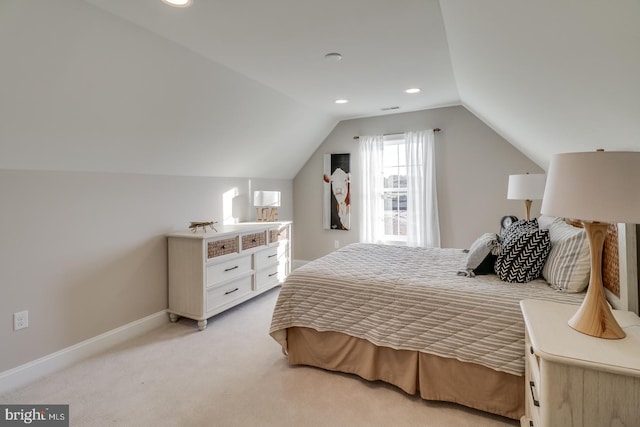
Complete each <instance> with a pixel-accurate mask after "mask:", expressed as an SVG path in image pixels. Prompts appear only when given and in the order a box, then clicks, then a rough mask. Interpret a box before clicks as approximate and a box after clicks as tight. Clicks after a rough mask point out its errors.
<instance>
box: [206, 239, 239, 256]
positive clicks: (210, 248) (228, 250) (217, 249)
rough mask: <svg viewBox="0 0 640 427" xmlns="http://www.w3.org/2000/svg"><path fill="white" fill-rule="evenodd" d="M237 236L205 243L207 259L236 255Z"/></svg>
mask: <svg viewBox="0 0 640 427" xmlns="http://www.w3.org/2000/svg"><path fill="white" fill-rule="evenodd" d="M238 250H239V246H238V236H234V237H231V238H228V239H220V240H210V241H208V242H207V259H211V258H215V257H219V256H223V255H228V254H234V253H238Z"/></svg>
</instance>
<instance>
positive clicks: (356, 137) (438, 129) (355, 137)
mask: <svg viewBox="0 0 640 427" xmlns="http://www.w3.org/2000/svg"><path fill="white" fill-rule="evenodd" d="M440 130H441V129H440V128H435V129H434V130H433V131H434V132H440ZM403 133H404V132H399V133H385V134H383V135H382V136H393V135H402V134H403ZM353 139H360V137H359V136H354V137H353Z"/></svg>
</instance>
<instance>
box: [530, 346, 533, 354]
mask: <svg viewBox="0 0 640 427" xmlns="http://www.w3.org/2000/svg"><path fill="white" fill-rule="evenodd" d="M529 351H530V352H531V354H533V346H530V347H529Z"/></svg>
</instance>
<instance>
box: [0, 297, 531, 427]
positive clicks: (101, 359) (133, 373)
mask: <svg viewBox="0 0 640 427" xmlns="http://www.w3.org/2000/svg"><path fill="white" fill-rule="evenodd" d="M277 295H278V289H275V290H272V291H270V292H268V293H266V294H264V295H262V296H260V297H258V298H255V299H254V300H252V301H249V302H247V303H244V304H242V305H241V306H239V307H236V308H234V309H231V310H229V311H227V312H225V313H223V314H220V315H218V316H216V317H214V318H212V319H210V321H209V326H208V327H207V329H206V330H205V331H203V332H199V331H198V330H197V326H196V323H195V322H194V321H191V320H189V319H181V320H180V321H179V322H178V323H175V324H167V325H165V326H163V327H160V328H158V329H156V330H154V331H152V332H151V333H149V334H147V335H145V336H143V337H141V338H137V339H135V340H132V341H129V342H127V343H125V344H123V345H120V346H118V347H115V348H113V349H112V350H110V351H108V352H106V353H103V354H100V355H98V356H95V357H92V358H91V359H88V360H86V361H83V362H81V363H78V364H76V365H74V366H72V367H70V368H67V369H65V370H62V371H60V372H58V373H55V374H52V375H50V376H48V377H46V378H43V379H42V380H39V381H37V382H36V383H33V384H31V385H28V386H26V387H23V388H20V389H18V390H15V391H12V392H10V393H7V394H4V395H1V396H0V402H2V403H24V404H33V403H43V404H44V403H47V404H54V403H61V404H69V405H70V418H71V425H73V426H92V427H93V426H107V425H108V426H221V427H226V426H243V427H244V426H296V427H297V426H331V427H337V426H348V427H351V426H353V427H356V426H367V427H372V426H397V427H401V426H447V427H450V426H451V427H455V426H469V427H481V426H513V425H519V423H517V422H515V421H513V420H508V419H505V418H501V417H496V416H491V415H488V414H484V413H481V412H478V411H473V410H470V409H466V408H464V407H461V406H458V405H454V404H448V403H433V402H426V401H423V400H421V399H419V398H417V397H414V396H409V395H407V394H405V393H404V392H402V391H401V390H399V389H397V388H395V387H392V386H388V385H386V384H383V383H380V382H375V383H371V382H367V381H364V380H361V379H360V378H358V377H355V376H351V375H343V374H337V373H329V372H325V371H323V370H320V369H315V368H308V367H292V366H289V365H288V364H287V362H286V359H285V358H284V356H283V355H282V353H281V351H280V348H279V346H278V345H277V344H276V342H275V341H273V339H272V338H271V337H270V336H269V335H268V329H269V323H270V320H271V311H272V309H273V306H274V305H275V301H276V298H277Z"/></svg>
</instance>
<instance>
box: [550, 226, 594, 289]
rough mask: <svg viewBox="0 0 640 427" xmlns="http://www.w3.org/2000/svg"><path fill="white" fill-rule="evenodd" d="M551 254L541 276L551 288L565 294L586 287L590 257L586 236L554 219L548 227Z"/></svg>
mask: <svg viewBox="0 0 640 427" xmlns="http://www.w3.org/2000/svg"><path fill="white" fill-rule="evenodd" d="M549 237H550V238H551V252H549V257H548V258H547V262H546V263H545V265H544V268H543V269H542V276H543V277H544V278H545V280H546V281H547V282H548V283H549V285H551V287H552V288H554V289H557V290H561V291H565V292H582V291H583V290H584V289H585V288H586V287H587V286H588V285H589V276H590V274H591V256H590V252H589V241H588V240H587V233H586V232H585V230H584V229H583V228H578V227H574V226H572V225H569V224H567V223H566V222H564V220H563V219H562V218H556V219H555V220H554V221H553V222H552V223H551V224H549Z"/></svg>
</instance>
